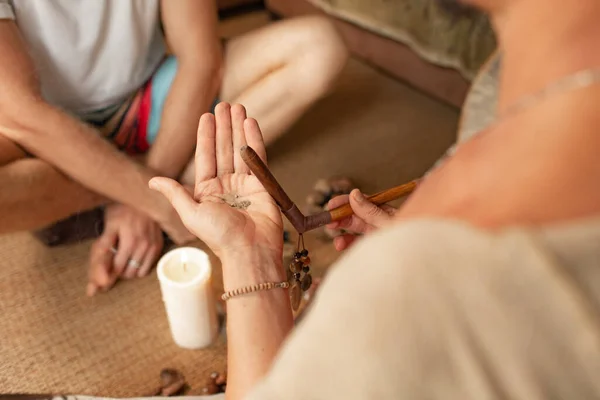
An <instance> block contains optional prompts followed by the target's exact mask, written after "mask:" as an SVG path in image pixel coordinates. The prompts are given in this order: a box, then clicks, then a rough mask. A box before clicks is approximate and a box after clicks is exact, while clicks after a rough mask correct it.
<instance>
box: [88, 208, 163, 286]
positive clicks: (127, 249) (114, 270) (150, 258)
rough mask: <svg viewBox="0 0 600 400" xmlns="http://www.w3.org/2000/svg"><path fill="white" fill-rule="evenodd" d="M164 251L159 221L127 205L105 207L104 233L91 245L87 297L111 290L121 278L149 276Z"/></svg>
mask: <svg viewBox="0 0 600 400" xmlns="http://www.w3.org/2000/svg"><path fill="white" fill-rule="evenodd" d="M162 248H163V237H162V231H161V229H160V227H159V226H158V224H157V223H156V222H154V221H153V220H151V219H150V218H149V217H147V216H146V215H145V214H143V213H141V212H139V211H137V210H134V209H133V208H131V207H128V206H124V205H120V204H114V205H110V206H108V207H106V211H105V216H104V232H103V233H102V236H101V237H100V238H99V239H98V240H97V241H96V243H95V244H94V245H93V246H92V253H91V257H90V270H89V283H88V288H87V293H88V295H90V296H91V295H93V294H95V293H96V292H97V291H98V289H100V290H108V289H110V288H111V287H112V286H113V285H114V283H115V282H116V280H117V279H118V278H119V277H121V278H125V279H130V278H134V277H140V278H141V277H143V276H146V275H147V274H148V272H150V270H151V268H152V266H153V265H154V262H155V261H156V259H157V258H158V256H159V255H160V252H161V251H162ZM114 249H117V250H116V253H114V251H113V250H114Z"/></svg>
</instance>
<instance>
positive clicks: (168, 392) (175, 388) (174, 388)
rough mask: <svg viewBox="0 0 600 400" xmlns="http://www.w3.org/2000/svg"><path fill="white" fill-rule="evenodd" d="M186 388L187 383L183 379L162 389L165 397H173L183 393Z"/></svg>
mask: <svg viewBox="0 0 600 400" xmlns="http://www.w3.org/2000/svg"><path fill="white" fill-rule="evenodd" d="M184 386H185V381H184V380H183V379H178V380H176V381H174V382H173V383H171V384H170V385H169V386H165V387H163V389H162V395H163V396H173V395H175V394H177V393H179V392H180V391H181V389H183V387H184Z"/></svg>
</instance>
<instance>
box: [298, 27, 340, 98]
mask: <svg viewBox="0 0 600 400" xmlns="http://www.w3.org/2000/svg"><path fill="white" fill-rule="evenodd" d="M302 24H303V31H304V41H303V46H302V48H301V49H299V50H298V57H299V58H300V59H301V60H302V66H301V68H300V69H301V70H302V73H303V75H304V76H305V78H306V79H304V82H303V83H304V84H307V86H305V87H306V88H309V89H312V90H313V91H318V92H319V93H322V92H326V91H328V90H329V89H330V88H331V86H332V84H333V82H334V81H335V78H337V76H338V75H339V74H340V73H341V71H342V69H343V68H344V66H345V65H346V62H347V60H348V49H347V47H346V44H345V43H344V40H343V39H342V37H341V35H340V34H339V32H338V30H337V28H336V27H335V25H334V24H333V22H332V21H331V20H330V19H328V18H326V17H323V16H310V17H304V18H303V20H302Z"/></svg>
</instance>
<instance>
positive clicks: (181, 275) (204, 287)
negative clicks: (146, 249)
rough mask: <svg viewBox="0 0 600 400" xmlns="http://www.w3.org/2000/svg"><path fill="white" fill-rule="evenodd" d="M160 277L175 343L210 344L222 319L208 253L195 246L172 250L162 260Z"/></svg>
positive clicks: (189, 344) (159, 262) (188, 344)
mask: <svg viewBox="0 0 600 400" xmlns="http://www.w3.org/2000/svg"><path fill="white" fill-rule="evenodd" d="M157 274H158V280H159V282H160V289H161V292H162V298H163V302H164V303H165V309H166V310H167V318H168V320H169V327H170V329H171V335H172V336H173V340H174V341H175V343H176V344H177V345H178V346H180V347H183V348H186V349H200V348H203V347H206V346H208V345H210V344H211V343H212V342H213V340H214V338H215V336H216V334H217V331H218V319H217V312H216V308H215V307H216V305H215V298H214V296H213V289H212V282H211V275H212V268H211V265H210V259H209V257H208V254H206V253H205V252H203V251H202V250H200V249H196V248H194V247H182V248H179V249H175V250H171V251H169V252H168V253H167V254H165V255H164V256H163V257H162V258H161V259H160V260H159V261H158V267H157Z"/></svg>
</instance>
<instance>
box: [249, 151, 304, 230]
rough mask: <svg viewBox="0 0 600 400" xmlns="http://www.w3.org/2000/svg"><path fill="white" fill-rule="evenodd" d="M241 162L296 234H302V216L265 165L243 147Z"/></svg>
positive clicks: (254, 154) (253, 152)
mask: <svg viewBox="0 0 600 400" xmlns="http://www.w3.org/2000/svg"><path fill="white" fill-rule="evenodd" d="M240 155H241V156H242V160H244V162H245V163H246V165H248V168H250V171H252V173H253V174H254V175H255V176H256V177H257V178H258V180H259V181H260V183H262V185H263V186H264V187H265V189H266V191H267V192H268V193H269V194H270V195H271V197H273V200H275V202H276V203H277V205H278V206H279V208H280V209H281V212H282V213H283V214H284V215H285V216H286V218H287V219H288V220H289V221H290V222H291V223H292V225H294V228H296V230H297V231H298V233H304V219H305V218H304V215H303V214H302V212H301V211H300V210H299V209H298V207H296V205H295V204H294V202H293V201H292V200H291V199H290V197H289V196H288V195H287V193H286V192H285V190H283V188H282V187H281V185H280V184H279V182H277V179H275V177H274V176H273V174H272V173H271V171H270V170H269V168H268V167H267V165H266V164H265V163H264V162H263V160H261V159H260V157H259V156H258V154H256V152H255V151H254V150H253V149H252V148H251V147H250V146H244V147H242V148H241V149H240Z"/></svg>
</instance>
